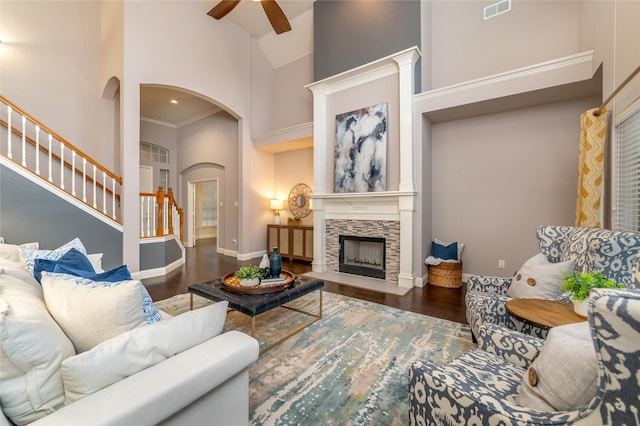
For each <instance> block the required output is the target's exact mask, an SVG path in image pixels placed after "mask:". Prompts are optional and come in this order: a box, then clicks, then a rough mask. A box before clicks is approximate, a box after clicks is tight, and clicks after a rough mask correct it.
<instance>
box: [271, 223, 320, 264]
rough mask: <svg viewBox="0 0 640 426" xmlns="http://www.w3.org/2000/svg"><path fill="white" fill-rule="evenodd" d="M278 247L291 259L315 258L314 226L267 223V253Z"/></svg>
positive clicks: (310, 259) (281, 254) (309, 259)
mask: <svg viewBox="0 0 640 426" xmlns="http://www.w3.org/2000/svg"><path fill="white" fill-rule="evenodd" d="M274 247H278V251H279V252H280V256H282V257H283V258H288V259H289V260H293V259H299V260H308V261H312V260H313V226H303V225H267V253H268V254H269V255H270V254H271V252H272V251H273V248H274Z"/></svg>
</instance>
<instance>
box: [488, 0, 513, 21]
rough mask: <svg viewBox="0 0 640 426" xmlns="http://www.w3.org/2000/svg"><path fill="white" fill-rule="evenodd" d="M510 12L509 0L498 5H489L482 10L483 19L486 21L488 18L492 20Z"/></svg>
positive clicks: (504, 0)
mask: <svg viewBox="0 0 640 426" xmlns="http://www.w3.org/2000/svg"><path fill="white" fill-rule="evenodd" d="M510 10H511V0H502V1H499V2H498V3H494V4H491V5H489V6H487V7H485V8H484V19H485V21H486V20H487V19H489V18H493V17H494V16H498V15H501V14H503V13H507V12H509V11H510Z"/></svg>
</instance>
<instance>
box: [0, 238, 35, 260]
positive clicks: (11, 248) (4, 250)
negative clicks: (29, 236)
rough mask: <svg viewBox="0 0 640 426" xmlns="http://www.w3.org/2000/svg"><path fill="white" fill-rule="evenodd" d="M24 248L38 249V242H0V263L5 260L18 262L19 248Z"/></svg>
mask: <svg viewBox="0 0 640 426" xmlns="http://www.w3.org/2000/svg"><path fill="white" fill-rule="evenodd" d="M21 248H22V249H25V250H38V243H25V244H20V245H19V246H17V245H15V244H0V265H2V264H3V263H4V261H5V260H9V261H11V262H20V249H21Z"/></svg>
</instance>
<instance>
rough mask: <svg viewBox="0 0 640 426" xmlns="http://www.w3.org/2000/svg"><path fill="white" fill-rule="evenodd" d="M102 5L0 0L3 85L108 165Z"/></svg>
mask: <svg viewBox="0 0 640 426" xmlns="http://www.w3.org/2000/svg"><path fill="white" fill-rule="evenodd" d="M101 23H102V22H101V4H100V2H97V1H13V0H3V1H2V2H0V37H2V42H3V43H2V47H1V48H0V50H1V53H0V54H1V55H2V67H0V92H2V94H3V95H5V96H6V97H7V98H9V99H10V100H11V101H13V102H14V103H16V104H17V105H18V106H19V107H21V108H23V109H25V110H26V111H27V112H29V113H30V114H31V115H33V116H35V118H36V119H38V120H40V121H42V122H43V123H44V124H45V125H46V126H47V127H49V128H51V129H52V130H53V131H55V132H56V133H58V134H59V135H61V136H62V137H63V138H65V139H67V140H68V141H69V142H71V143H72V144H73V145H75V146H76V147H78V148H80V149H81V150H82V151H84V152H86V153H87V154H89V155H90V156H91V157H92V158H94V159H95V160H97V161H98V162H100V163H101V164H103V165H104V166H106V167H107V168H109V169H112V170H113V169H114V164H115V163H117V161H118V158H117V157H116V156H115V155H114V151H113V148H112V147H113V143H114V138H115V137H116V136H115V135H114V125H113V123H114V120H115V117H114V114H115V111H116V110H115V109H114V101H113V100H106V99H103V98H102V97H101V96H102V90H103V84H104V81H103V76H102V43H101V33H100V28H101Z"/></svg>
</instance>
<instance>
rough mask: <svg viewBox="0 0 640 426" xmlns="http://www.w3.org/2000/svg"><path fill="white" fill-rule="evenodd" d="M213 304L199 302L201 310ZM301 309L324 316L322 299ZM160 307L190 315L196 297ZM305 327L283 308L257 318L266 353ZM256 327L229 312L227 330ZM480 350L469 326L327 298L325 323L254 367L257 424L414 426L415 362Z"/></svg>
mask: <svg viewBox="0 0 640 426" xmlns="http://www.w3.org/2000/svg"><path fill="white" fill-rule="evenodd" d="M208 303H210V302H209V301H207V300H205V299H202V298H200V297H197V296H194V305H195V306H194V307H200V306H204V305H206V304H208ZM294 303H295V306H296V307H298V308H302V309H303V310H307V311H311V312H317V304H318V302H317V292H316V293H312V294H310V295H307V296H305V297H302V298H300V299H298V300H296V301H294ZM156 306H157V307H158V308H159V309H162V310H164V311H165V312H169V313H171V314H172V315H175V314H179V313H181V312H184V311H186V310H188V309H189V296H188V295H178V296H175V297H172V298H170V299H166V300H164V301H160V302H156ZM306 320H307V317H306V316H305V315H303V314H300V313H298V312H295V311H290V310H287V309H282V308H278V309H274V310H272V311H270V312H268V313H266V314H264V315H262V316H260V317H258V321H257V323H256V334H257V335H258V336H259V339H258V340H259V341H260V345H261V347H263V346H264V345H266V344H268V343H269V342H273V341H274V340H275V339H278V338H279V336H280V335H281V334H282V333H283V330H284V331H286V329H287V328H289V327H294V326H297V325H299V324H300V323H302V322H303V321H306ZM249 324H250V323H249V320H248V317H246V316H244V315H240V314H238V313H237V312H230V313H229V314H228V316H227V321H226V323H225V330H230V329H239V330H240V331H244V332H247V333H248V332H249V326H250V325H249ZM474 347H475V345H474V344H473V343H471V333H470V330H469V327H468V326H467V325H464V324H458V323H455V322H451V321H447V320H443V319H438V318H433V317H429V316H426V315H420V314H416V313H413V312H407V311H403V310H400V309H395V308H390V307H387V306H383V305H378V304H375V303H370V302H366V301H362V300H358V299H354V298H350V297H347V296H342V295H336V294H333V293H328V292H323V318H322V319H321V320H319V321H317V322H316V323H314V324H312V325H311V326H309V327H308V328H305V329H304V330H302V331H301V332H299V333H298V334H296V335H294V336H292V337H290V338H289V339H287V340H285V341H284V342H283V343H281V344H280V345H278V346H276V347H274V348H273V349H271V350H269V351H268V352H266V353H264V354H263V355H261V356H260V358H259V359H258V361H257V362H256V363H255V364H254V365H253V366H252V367H251V369H250V373H249V374H250V384H249V388H250V418H251V424H252V425H292V424H298V425H299V424H307V425H311V424H340V425H344V424H349V425H405V424H408V423H409V419H408V410H409V402H408V396H407V394H408V389H409V373H408V371H409V366H410V365H411V363H412V362H413V361H414V360H416V359H428V360H431V361H433V362H435V363H439V364H442V363H446V362H448V361H450V360H452V359H454V358H455V357H456V356H458V355H460V354H462V353H463V352H466V351H468V350H471V349H473V348H474Z"/></svg>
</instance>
